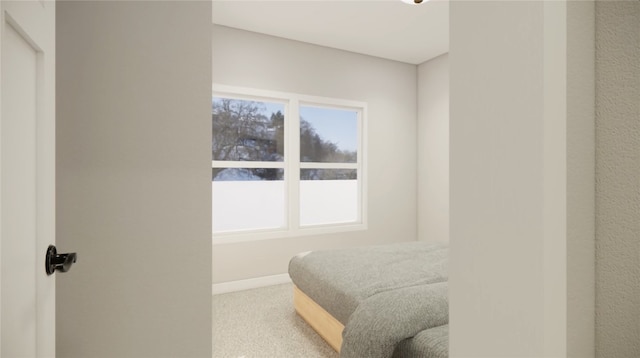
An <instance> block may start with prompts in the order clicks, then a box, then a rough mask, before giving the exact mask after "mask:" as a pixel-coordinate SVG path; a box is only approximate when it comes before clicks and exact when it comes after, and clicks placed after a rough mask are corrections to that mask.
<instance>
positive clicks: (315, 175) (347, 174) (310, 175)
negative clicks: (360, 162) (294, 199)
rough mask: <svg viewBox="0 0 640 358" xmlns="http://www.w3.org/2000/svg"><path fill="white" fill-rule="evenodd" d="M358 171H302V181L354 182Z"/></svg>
mask: <svg viewBox="0 0 640 358" xmlns="http://www.w3.org/2000/svg"><path fill="white" fill-rule="evenodd" d="M353 179H358V171H357V170H356V169H300V180H353Z"/></svg>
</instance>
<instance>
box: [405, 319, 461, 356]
mask: <svg viewBox="0 0 640 358" xmlns="http://www.w3.org/2000/svg"><path fill="white" fill-rule="evenodd" d="M418 357H420V358H449V325H448V324H446V325H444V326H438V327H435V328H430V329H425V330H424V331H422V332H420V333H418V334H416V335H415V336H414V337H412V338H408V339H405V340H404V341H402V342H400V344H398V346H397V347H396V350H395V351H394V352H393V358H418Z"/></svg>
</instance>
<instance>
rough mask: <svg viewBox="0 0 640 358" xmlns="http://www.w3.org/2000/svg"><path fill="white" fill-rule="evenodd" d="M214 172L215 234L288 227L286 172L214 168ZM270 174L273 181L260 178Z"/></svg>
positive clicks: (263, 169) (213, 217) (213, 207)
mask: <svg viewBox="0 0 640 358" xmlns="http://www.w3.org/2000/svg"><path fill="white" fill-rule="evenodd" d="M216 170H218V173H215V172H216ZM213 171H214V176H213V181H212V182H211V186H212V191H213V200H212V203H213V204H212V209H213V212H212V221H213V232H214V233H220V232H227V231H238V230H258V229H274V228H282V227H285V184H284V183H285V182H284V180H282V178H283V174H284V170H283V169H271V168H260V169H253V168H251V169H247V168H226V169H222V170H219V168H214V169H213ZM267 172H271V173H272V174H273V176H272V177H273V178H274V179H264V178H263V177H261V175H264V173H267ZM269 176H270V175H269Z"/></svg>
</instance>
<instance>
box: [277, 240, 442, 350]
mask: <svg viewBox="0 0 640 358" xmlns="http://www.w3.org/2000/svg"><path fill="white" fill-rule="evenodd" d="M289 275H290V277H291V280H292V281H293V283H294V292H293V294H294V307H295V309H296V312H297V313H298V314H299V315H300V316H301V317H302V318H303V319H304V320H305V321H306V322H307V323H308V324H309V325H310V326H311V327H313V328H314V329H315V330H316V332H318V334H319V335H320V336H322V337H323V338H324V339H325V340H326V341H327V343H329V345H331V346H332V347H333V348H334V349H335V350H336V351H338V352H340V355H341V357H344V358H350V357H370V358H376V357H380V358H384V357H393V358H400V357H428V358H444V357H447V356H448V322H449V320H448V299H447V281H448V245H447V244H443V243H437V244H433V243H424V242H409V243H402V244H393V245H381V246H371V247H363V248H352V249H343V250H327V251H315V252H306V253H301V254H299V255H297V256H295V257H293V258H292V259H291V261H290V263H289Z"/></svg>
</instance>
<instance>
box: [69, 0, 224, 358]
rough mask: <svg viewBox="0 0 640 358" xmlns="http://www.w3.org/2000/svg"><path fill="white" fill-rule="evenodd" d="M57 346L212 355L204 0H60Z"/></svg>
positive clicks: (80, 351)
mask: <svg viewBox="0 0 640 358" xmlns="http://www.w3.org/2000/svg"><path fill="white" fill-rule="evenodd" d="M56 20H57V21H56V22H57V55H58V56H57V64H58V67H57V73H56V75H57V123H58V126H57V242H58V247H59V249H60V250H64V251H77V253H78V262H77V263H76V264H75V265H74V266H73V269H71V271H69V272H68V273H65V274H64V275H59V276H57V312H56V315H57V356H58V357H105V358H107V357H108V358H113V357H119V358H125V357H132V358H133V357H135V358H140V357H184V358H187V357H189V358H191V357H209V358H210V357H211V348H212V347H211V344H212V333H211V332H212V327H211V234H210V233H211V205H210V195H211V184H210V180H211V158H210V154H209V153H210V148H211V144H210V143H211V142H210V138H211V137H210V131H211V117H210V116H211V115H210V111H211V99H210V96H211V3H210V2H205V1H200V2H198V1H195V2H187V1H184V2H183V1H173V2H171V1H143V2H131V1H71V2H65V1H62V2H58V3H57V19H56Z"/></svg>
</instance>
